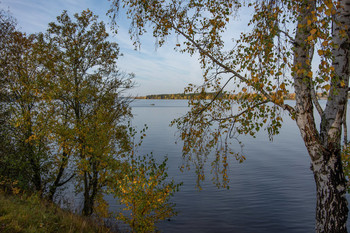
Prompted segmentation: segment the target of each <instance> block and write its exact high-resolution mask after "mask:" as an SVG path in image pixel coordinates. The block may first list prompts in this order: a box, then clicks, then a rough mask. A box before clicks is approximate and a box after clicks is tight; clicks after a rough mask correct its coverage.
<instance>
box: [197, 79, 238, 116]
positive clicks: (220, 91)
mask: <svg viewBox="0 0 350 233" xmlns="http://www.w3.org/2000/svg"><path fill="white" fill-rule="evenodd" d="M233 77H234V76H231V77H230V78H229V79H228V80H227V82H226V83H225V85H224V86H223V87H222V88H221V89H220V90H219V91H218V92H217V93H216V95H215V96H214V98H213V99H212V100H211V101H210V103H208V104H207V105H206V106H205V107H204V108H202V109H201V110H200V111H199V112H198V113H197V114H196V116H198V115H200V114H202V112H204V111H205V110H206V109H207V108H208V107H209V106H210V105H211V104H212V103H213V102H214V101H215V100H216V99H217V98H218V96H219V95H220V93H222V91H223V90H224V88H225V87H226V86H227V84H228V83H229V82H230V81H231V80H232V79H233Z"/></svg>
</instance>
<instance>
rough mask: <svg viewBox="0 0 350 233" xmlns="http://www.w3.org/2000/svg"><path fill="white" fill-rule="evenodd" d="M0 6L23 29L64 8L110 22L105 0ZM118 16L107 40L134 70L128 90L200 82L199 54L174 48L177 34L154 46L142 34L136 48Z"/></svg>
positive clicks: (158, 90)
mask: <svg viewBox="0 0 350 233" xmlns="http://www.w3.org/2000/svg"><path fill="white" fill-rule="evenodd" d="M0 8H1V9H4V10H9V11H10V12H11V14H12V15H13V16H14V17H15V18H16V20H17V24H18V29H19V30H20V31H22V32H26V33H38V32H45V31H46V29H47V26H48V23H50V22H54V21H56V17H57V16H58V15H60V14H61V13H62V11H63V10H67V11H68V14H69V15H70V16H72V15H73V14H75V13H80V12H81V11H83V10H86V9H88V8H89V9H90V10H91V11H92V12H93V13H94V14H96V15H98V16H99V19H100V20H103V21H104V22H105V23H106V24H108V23H110V19H109V18H108V17H107V16H106V13H107V11H108V9H109V8H110V2H109V1H108V0H0ZM117 20H118V24H119V29H118V34H115V33H113V32H112V31H110V35H111V38H110V40H111V41H116V42H117V43H118V44H119V47H120V51H121V52H122V53H123V56H122V57H120V58H119V59H118V67H119V69H120V70H121V71H123V72H126V73H134V74H135V79H134V81H135V83H136V86H135V87H134V88H133V89H132V90H129V91H128V94H130V95H133V96H144V95H150V94H171V93H182V92H183V91H184V88H185V87H186V86H187V85H188V84H189V83H193V84H201V80H202V70H201V68H200V65H199V62H198V60H197V58H198V57H196V55H194V56H193V57H191V56H190V55H189V54H182V53H179V52H176V51H174V45H175V44H176V38H172V37H170V38H169V39H168V43H166V45H165V46H163V47H161V48H156V46H155V39H154V38H153V37H152V36H151V33H149V34H146V35H145V36H143V37H142V38H141V43H142V45H141V48H140V49H139V50H137V51H136V50H135V49H134V46H133V44H132V41H131V40H130V36H129V34H128V29H129V26H130V24H129V21H128V20H127V19H126V17H125V15H120V16H119V17H118V18H117ZM107 28H108V29H109V27H107Z"/></svg>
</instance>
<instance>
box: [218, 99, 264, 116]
mask: <svg viewBox="0 0 350 233" xmlns="http://www.w3.org/2000/svg"><path fill="white" fill-rule="evenodd" d="M269 102H271V101H269V100H265V101H263V102H260V103H257V104H254V105H253V106H252V107H249V108H247V109H246V110H244V111H242V112H240V113H238V114H236V115H233V116H229V117H225V118H213V121H224V120H228V119H232V118H234V119H236V118H238V117H240V116H241V115H243V114H244V113H247V112H249V111H251V110H252V109H254V108H256V107H258V106H260V105H263V104H267V103H269Z"/></svg>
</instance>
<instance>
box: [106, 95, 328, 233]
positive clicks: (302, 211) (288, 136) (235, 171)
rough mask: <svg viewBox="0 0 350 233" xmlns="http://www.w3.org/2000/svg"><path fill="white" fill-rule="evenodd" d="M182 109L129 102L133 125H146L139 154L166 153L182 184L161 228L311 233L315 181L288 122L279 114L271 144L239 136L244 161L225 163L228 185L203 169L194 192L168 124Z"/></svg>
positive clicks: (171, 103)
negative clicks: (281, 121)
mask: <svg viewBox="0 0 350 233" xmlns="http://www.w3.org/2000/svg"><path fill="white" fill-rule="evenodd" d="M290 104H292V105H293V102H292V101H291V103H290ZM323 104H324V103H323ZM187 110H188V107H187V101H186V100H135V101H134V102H133V103H132V112H133V114H134V119H133V122H132V124H133V126H136V127H138V129H141V128H142V127H143V125H144V124H147V125H148V127H149V129H148V131H147V137H146V138H145V139H144V142H143V145H142V147H141V149H140V151H139V152H140V154H145V153H150V152H153V154H154V156H155V157H156V158H157V159H159V160H162V158H163V157H164V156H167V157H168V159H169V160H168V167H169V169H168V174H169V176H170V177H173V178H174V179H175V180H176V181H178V182H183V186H181V188H180V191H179V192H178V193H176V194H175V196H174V197H173V198H172V201H173V202H174V203H176V210H177V211H178V215H177V216H175V217H173V218H171V219H170V221H164V222H161V223H159V224H158V225H157V226H158V229H159V230H160V231H161V232H217V233H219V232H239V233H245V232H247V233H248V232H249V233H252V232H269V233H271V232H284V233H289V232H314V224H315V220H314V219H315V206H316V198H315V196H316V192H315V184H314V180H313V175H312V172H311V170H310V160H309V157H308V154H307V151H306V149H305V146H304V144H303V141H302V139H301V137H300V134H299V131H298V129H297V127H296V124H295V122H294V121H292V120H290V119H289V117H288V116H287V115H285V117H284V124H283V127H282V129H281V132H280V134H279V135H278V136H275V137H274V140H273V142H271V141H269V140H268V138H267V134H266V133H265V132H262V133H259V134H258V135H257V138H255V139H253V138H251V137H241V138H240V139H241V140H242V141H243V142H244V153H245V155H246V158H247V159H246V161H244V162H243V163H241V164H239V163H238V162H237V161H235V160H234V159H232V160H231V161H230V167H229V178H230V183H229V185H230V189H229V190H227V189H217V188H216V186H215V185H214V184H212V182H211V176H210V173H209V172H208V173H207V179H206V181H205V182H204V183H203V184H202V187H203V189H202V191H198V189H196V175H195V172H194V170H191V171H185V172H183V173H182V172H180V170H179V166H181V161H182V158H181V142H179V143H178V144H175V141H176V136H175V134H176V128H174V127H169V123H170V121H171V120H172V119H174V118H176V117H180V116H181V115H183V114H185V113H186V111H187ZM237 150H240V148H237ZM208 171H209V170H208ZM111 204H112V205H111V208H112V209H113V203H111ZM121 230H123V229H121Z"/></svg>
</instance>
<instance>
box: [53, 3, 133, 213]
mask: <svg viewBox="0 0 350 233" xmlns="http://www.w3.org/2000/svg"><path fill="white" fill-rule="evenodd" d="M46 40H47V42H48V43H49V44H50V45H52V47H53V51H52V54H53V61H54V62H53V63H52V64H48V67H49V68H50V69H51V71H52V73H53V75H54V76H55V78H54V79H52V87H53V89H52V93H53V95H52V96H53V99H54V100H55V101H54V102H55V104H56V111H57V112H58V113H59V114H58V115H57V120H56V126H55V129H54V134H55V135H56V137H57V139H59V141H58V145H59V147H60V151H61V154H60V157H61V159H64V158H68V157H71V155H73V157H74V159H75V165H76V174H77V176H76V178H77V180H78V183H77V190H80V189H81V190H82V192H83V196H84V206H83V214H84V215H91V214H92V212H93V209H94V204H95V201H96V198H97V197H102V196H101V195H100V194H101V192H103V189H102V187H104V186H105V184H106V177H108V174H109V173H110V172H113V171H111V170H110V167H111V166H112V164H113V163H115V162H117V160H118V154H119V153H120V152H121V151H123V150H124V149H125V148H126V147H124V145H125V144H126V143H125V141H124V137H120V136H121V135H122V134H123V133H122V132H123V131H124V129H125V126H123V120H124V119H126V118H128V117H130V116H131V113H130V108H129V106H128V103H129V102H130V100H129V99H128V98H123V97H122V96H121V92H122V91H123V90H125V89H128V88H131V87H132V85H133V83H132V81H131V78H132V75H128V76H127V75H123V74H121V73H119V72H118V70H117V66H116V59H117V58H118V56H119V55H120V54H119V47H118V45H117V44H116V43H114V42H109V41H108V33H107V32H106V28H105V25H104V23H103V22H98V20H97V16H95V15H94V14H93V13H92V12H91V11H89V10H86V11H83V12H82V13H81V14H80V15H79V14H75V15H74V18H73V19H71V18H70V17H69V16H68V14H67V12H66V11H64V12H63V13H62V14H61V15H60V16H58V17H57V22H53V23H50V24H49V29H48V31H47V33H46ZM123 148H124V149H123Z"/></svg>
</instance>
